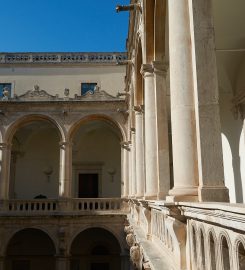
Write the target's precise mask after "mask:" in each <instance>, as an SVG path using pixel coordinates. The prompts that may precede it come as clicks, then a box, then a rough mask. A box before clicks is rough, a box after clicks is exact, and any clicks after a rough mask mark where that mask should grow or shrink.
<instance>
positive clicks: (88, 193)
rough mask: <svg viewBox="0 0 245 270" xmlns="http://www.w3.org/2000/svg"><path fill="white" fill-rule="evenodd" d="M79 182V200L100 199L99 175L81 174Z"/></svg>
mask: <svg viewBox="0 0 245 270" xmlns="http://www.w3.org/2000/svg"><path fill="white" fill-rule="evenodd" d="M78 180H79V187H78V197H79V198H98V196H99V190H98V186H99V175H98V174H97V173H80V174H79V178H78Z"/></svg>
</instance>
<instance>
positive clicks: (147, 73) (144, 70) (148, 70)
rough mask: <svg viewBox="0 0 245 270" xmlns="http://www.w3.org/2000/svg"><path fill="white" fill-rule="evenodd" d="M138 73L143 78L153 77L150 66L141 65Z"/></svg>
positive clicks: (152, 70)
mask: <svg viewBox="0 0 245 270" xmlns="http://www.w3.org/2000/svg"><path fill="white" fill-rule="evenodd" d="M140 73H141V74H142V76H143V77H148V76H153V73H154V68H153V67H152V65H151V64H142V66H141V69H140Z"/></svg>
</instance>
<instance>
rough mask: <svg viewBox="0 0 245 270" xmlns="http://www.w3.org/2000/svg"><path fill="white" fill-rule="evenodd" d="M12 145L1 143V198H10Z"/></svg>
mask: <svg viewBox="0 0 245 270" xmlns="http://www.w3.org/2000/svg"><path fill="white" fill-rule="evenodd" d="M10 162H11V145H10V144H7V143H0V200H7V199H9V181H10Z"/></svg>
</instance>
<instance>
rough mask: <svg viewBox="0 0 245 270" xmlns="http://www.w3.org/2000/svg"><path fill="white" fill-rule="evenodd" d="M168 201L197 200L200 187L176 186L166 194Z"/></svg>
mask: <svg viewBox="0 0 245 270" xmlns="http://www.w3.org/2000/svg"><path fill="white" fill-rule="evenodd" d="M166 201H167V202H197V201H198V188H197V187H174V188H173V189H171V190H170V191H169V195H168V196H166Z"/></svg>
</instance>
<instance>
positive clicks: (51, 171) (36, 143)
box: [9, 119, 61, 199]
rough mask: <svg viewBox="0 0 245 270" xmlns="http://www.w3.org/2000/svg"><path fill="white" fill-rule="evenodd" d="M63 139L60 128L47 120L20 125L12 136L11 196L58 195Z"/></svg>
mask: <svg viewBox="0 0 245 270" xmlns="http://www.w3.org/2000/svg"><path fill="white" fill-rule="evenodd" d="M60 140H61V138H60V134H59V131H58V128H57V127H56V126H55V125H54V124H53V123H51V122H50V121H47V120H40V119H36V120H35V119H34V120H32V121H28V122H25V123H23V124H21V125H20V126H19V127H18V129H17V130H16V131H15V133H14V135H13V137H12V150H11V165H10V172H11V173H10V186H9V197H10V198H12V199H35V198H57V197H58V195H59V155H60V153H59V142H60Z"/></svg>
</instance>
